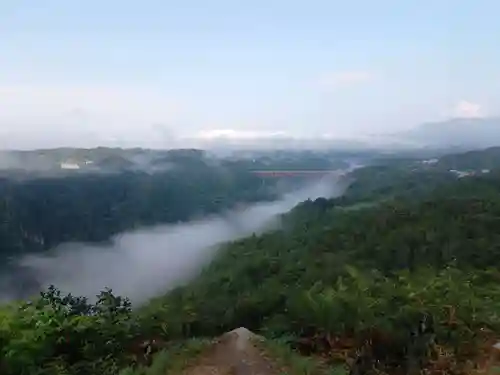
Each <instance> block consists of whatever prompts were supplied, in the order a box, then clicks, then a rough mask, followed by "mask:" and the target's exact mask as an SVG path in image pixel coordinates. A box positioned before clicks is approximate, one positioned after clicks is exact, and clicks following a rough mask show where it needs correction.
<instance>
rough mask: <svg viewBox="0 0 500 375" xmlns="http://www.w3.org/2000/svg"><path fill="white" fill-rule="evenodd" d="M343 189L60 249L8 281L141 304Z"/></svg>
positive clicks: (320, 187)
mask: <svg viewBox="0 0 500 375" xmlns="http://www.w3.org/2000/svg"><path fill="white" fill-rule="evenodd" d="M343 185H344V184H342V183H340V180H339V177H338V176H337V175H329V176H325V177H324V178H322V179H321V180H320V181H316V182H314V183H311V184H310V185H308V186H306V187H304V188H302V189H300V190H297V191H294V192H292V193H288V194H286V195H283V196H282V198H281V199H279V200H277V201H274V202H271V203H259V204H254V205H251V206H247V207H246V208H240V209H237V210H233V211H228V212H226V213H224V214H221V215H217V216H211V217H207V218H204V219H202V220H196V221H191V222H187V223H182V224H176V225H162V226H157V227H154V228H148V229H143V230H136V231H131V232H126V233H122V234H120V235H117V236H115V237H114V238H113V239H112V240H111V242H110V243H109V244H107V245H90V244H82V243H66V244H62V245H60V246H58V247H57V248H55V249H53V250H51V251H49V252H47V253H46V254H44V255H43V256H42V255H39V254H37V255H26V256H24V257H22V258H21V259H18V260H17V261H16V262H15V266H16V267H17V268H18V269H19V270H22V273H21V272H19V271H17V272H12V273H11V274H10V275H7V277H8V278H9V279H10V280H11V283H12V282H14V284H15V285H17V287H19V285H20V284H21V283H24V284H25V285H26V281H24V280H22V279H23V278H26V279H27V280H29V281H28V282H29V283H31V284H33V285H32V286H31V287H30V288H29V289H30V293H32V294H33V293H36V292H37V291H36V290H35V289H36V288H35V287H34V285H37V286H41V287H47V286H49V285H51V284H53V285H55V286H56V287H57V288H58V289H60V290H61V291H62V292H64V293H72V294H73V295H81V296H87V297H89V299H93V298H94V297H95V295H97V294H98V293H99V292H100V291H101V290H103V289H104V288H106V287H108V288H111V289H112V290H113V292H114V293H116V294H118V295H123V296H126V297H129V298H130V299H131V300H132V302H133V303H134V304H140V303H143V302H145V301H147V300H148V299H150V298H152V297H154V296H157V295H159V294H161V293H164V292H167V291H168V290H169V289H172V288H173V287H176V286H178V285H180V284H182V283H184V282H186V281H188V280H189V279H191V278H192V277H194V276H195V275H196V274H197V273H198V272H199V271H200V269H201V268H202V267H203V266H204V265H206V264H207V263H208V262H209V261H210V260H211V259H212V258H213V256H214V253H215V252H216V251H217V248H218V245H221V244H222V243H224V242H227V241H232V240H236V239H239V238H242V237H245V236H248V235H250V234H252V233H254V232H262V231H265V230H269V229H272V228H276V227H277V226H279V224H280V223H279V215H280V214H282V213H285V212H287V211H289V210H290V209H291V208H293V207H294V206H295V205H296V204H298V203H299V202H302V201H304V200H307V199H315V198H319V197H332V196H339V195H341V194H342V193H343V191H344V189H345V186H343ZM21 274H23V275H25V276H21ZM31 284H30V285H31ZM4 285H8V284H4ZM11 285H13V284H11ZM10 288H11V287H9V288H6V289H7V290H4V291H3V293H2V294H3V295H2V297H3V299H10V298H13V297H14V295H15V294H16V293H13V291H12V290H11V289H10ZM24 288H26V286H25V287H24ZM23 293H24V294H25V293H26V291H24V292H23ZM23 297H26V295H23Z"/></svg>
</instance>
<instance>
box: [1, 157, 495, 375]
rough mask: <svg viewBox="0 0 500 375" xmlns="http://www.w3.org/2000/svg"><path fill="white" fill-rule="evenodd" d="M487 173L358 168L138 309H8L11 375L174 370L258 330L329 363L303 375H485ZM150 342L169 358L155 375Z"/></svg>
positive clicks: (53, 301) (67, 304)
mask: <svg viewBox="0 0 500 375" xmlns="http://www.w3.org/2000/svg"><path fill="white" fill-rule="evenodd" d="M488 152H491V151H488ZM454 158H455V159H457V160H459V159H460V158H462V157H461V156H457V157H454ZM465 158H466V157H465ZM440 160H441V159H440ZM499 166H500V163H499ZM475 167H476V168H477V170H475V171H474V172H478V173H471V174H467V175H458V174H457V173H455V171H452V170H450V169H448V168H447V167H446V168H442V167H440V166H439V160H438V161H432V162H430V163H423V162H422V161H414V160H413V161H404V162H390V163H386V164H383V165H382V164H380V165H374V166H370V167H366V168H362V169H359V170H357V171H355V172H354V173H353V174H352V175H351V177H352V178H353V180H354V181H353V184H352V185H351V187H350V188H349V189H348V191H347V193H346V195H345V197H341V198H336V199H317V200H315V201H306V202H303V203H302V204H300V205H299V206H297V207H296V208H295V209H294V210H292V211H291V212H290V213H288V214H286V215H284V216H283V221H282V223H283V225H282V227H280V228H279V229H276V230H273V231H271V232H268V233H265V234H262V235H253V236H250V237H248V238H245V239H242V240H238V241H235V242H232V243H228V244H226V245H224V246H223V247H222V248H221V249H220V250H219V253H218V254H217V256H216V258H215V259H214V260H213V262H212V263H211V264H210V265H209V266H207V267H206V268H205V269H204V270H203V272H202V273H201V274H200V275H199V276H198V277H197V278H195V279H194V280H192V281H191V282H190V283H188V284H186V285H184V286H182V287H179V288H177V289H175V290H174V291H171V292H169V293H168V294H166V295H165V296H162V297H159V298H157V299H155V300H153V301H151V302H150V303H148V304H146V305H145V306H142V307H140V308H138V309H136V310H134V311H132V310H131V308H130V305H129V303H128V301H127V300H123V299H121V298H120V297H116V296H113V294H112V293H110V292H109V291H106V292H103V294H102V295H101V296H100V299H99V301H98V302H97V304H95V305H90V304H88V303H87V302H86V301H85V300H84V299H78V298H75V297H71V296H69V297H64V298H63V296H60V295H58V293H57V290H55V289H51V290H49V291H48V292H47V293H45V294H43V295H42V296H41V297H40V299H38V300H35V301H32V303H29V304H14V305H12V306H9V307H5V308H4V309H3V310H0V350H1V353H2V355H3V357H0V369H1V370H2V373H5V374H7V375H11V374H89V375H90V374H95V373H100V374H118V373H120V371H122V372H121V375H124V374H134V375H143V374H150V375H151V374H152V375H156V374H158V375H159V374H165V373H167V368H169V365H170V364H172V363H173V362H175V359H176V358H177V357H176V356H177V355H178V353H179V352H181V351H182V350H183V349H185V348H187V347H191V345H192V344H193V341H194V340H199V339H200V338H207V337H214V336H218V335H220V334H222V333H224V332H226V331H229V330H232V329H234V328H236V327H240V326H245V327H247V328H249V329H251V330H253V331H255V332H257V333H259V334H261V335H264V336H266V337H268V338H271V339H274V340H278V341H279V342H280V345H285V346H287V347H288V348H291V349H292V350H293V352H294V353H295V354H294V355H295V356H298V357H299V358H300V359H301V360H304V358H305V357H307V358H309V359H310V360H313V361H314V362H315V363H317V364H319V365H318V367H315V370H314V371H313V370H311V369H309V370H308V372H304V371H299V369H298V367H300V366H298V365H297V366H298V367H293V366H292V367H291V368H290V369H289V371H288V372H287V373H290V374H303V373H310V374H311V373H313V374H325V375H326V374H332V373H336V374H342V373H345V374H347V373H351V374H381V373H382V374H398V375H399V374H424V373H425V374H457V375H458V374H476V373H477V374H478V373H480V372H479V370H484V367H485V366H486V362H487V361H488V360H489V358H490V349H491V346H492V344H493V343H495V342H496V341H497V340H498V339H499V332H500V315H499V314H498V311H500V287H499V283H498V281H499V280H500V272H499V271H498V270H499V267H500V247H499V243H500V235H499V232H498V227H499V224H500V173H499V170H498V167H497V165H496V164H494V165H490V169H489V170H488V172H487V173H486V172H483V171H482V169H483V165H482V164H481V163H479V164H475ZM34 338H37V339H36V340H35V339H34ZM152 339H154V340H155V341H154V343H153V341H151V340H152ZM147 340H150V341H147ZM144 341H147V342H149V343H150V344H148V348H149V349H148V353H149V351H150V350H151V351H155V350H159V351H160V353H159V354H158V355H157V356H156V357H155V356H153V363H152V366H150V367H148V368H147V369H146V368H143V367H141V366H142V365H147V366H149V365H150V364H151V363H150V362H149V361H150V359H151V357H148V356H146V357H147V358H146V357H145V356H144V355H143V352H142V351H141V343H142V342H144ZM197 342H201V341H197ZM103 353H106V356H104V355H103ZM191 358H192V357H191ZM144 362H148V363H144ZM141 363H142V364H141ZM295 363H298V362H295ZM301 363H303V362H301ZM125 368H127V369H125ZM170 373H174V374H180V373H181V372H180V371H179V372H170Z"/></svg>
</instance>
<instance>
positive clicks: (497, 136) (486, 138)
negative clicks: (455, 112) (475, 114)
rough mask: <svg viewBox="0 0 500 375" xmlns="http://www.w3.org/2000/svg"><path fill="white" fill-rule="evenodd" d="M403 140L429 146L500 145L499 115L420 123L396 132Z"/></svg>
mask: <svg viewBox="0 0 500 375" xmlns="http://www.w3.org/2000/svg"><path fill="white" fill-rule="evenodd" d="M397 137H398V138H399V139H401V140H404V141H411V142H414V143H415V144H420V145H422V146H430V147H459V148H464V149H475V148H486V147H492V146H500V117H489V118H454V119H451V120H448V121H444V122H430V123H425V124H422V125H420V126H418V127H416V128H415V129H412V130H410V131H406V132H402V133H399V134H397Z"/></svg>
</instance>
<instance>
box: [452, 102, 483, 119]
mask: <svg viewBox="0 0 500 375" xmlns="http://www.w3.org/2000/svg"><path fill="white" fill-rule="evenodd" d="M452 115H453V117H459V118H476V117H484V116H485V113H484V108H483V107H482V106H481V104H478V103H473V102H470V101H467V100H461V101H459V102H458V103H457V104H456V105H455V107H454V108H453V114H452Z"/></svg>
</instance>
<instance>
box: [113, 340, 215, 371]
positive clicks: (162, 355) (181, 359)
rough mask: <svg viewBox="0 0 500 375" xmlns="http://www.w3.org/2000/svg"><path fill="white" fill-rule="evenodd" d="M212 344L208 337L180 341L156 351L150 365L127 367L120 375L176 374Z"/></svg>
mask: <svg viewBox="0 0 500 375" xmlns="http://www.w3.org/2000/svg"><path fill="white" fill-rule="evenodd" d="M211 344H212V341H211V340H208V339H190V340H186V341H182V342H179V343H176V344H174V345H172V346H170V347H169V348H168V349H164V350H162V351H160V352H158V353H157V354H156V355H155V356H154V358H153V362H152V364H151V366H149V367H139V368H135V369H134V368H127V369H125V370H123V371H121V372H120V375H168V374H177V373H179V372H180V371H182V370H183V369H185V368H186V367H187V366H188V365H189V364H190V363H191V362H192V361H193V358H196V357H197V356H198V355H200V354H201V353H202V352H203V351H204V350H205V349H206V348H208V347H209V346H210V345H211Z"/></svg>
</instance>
